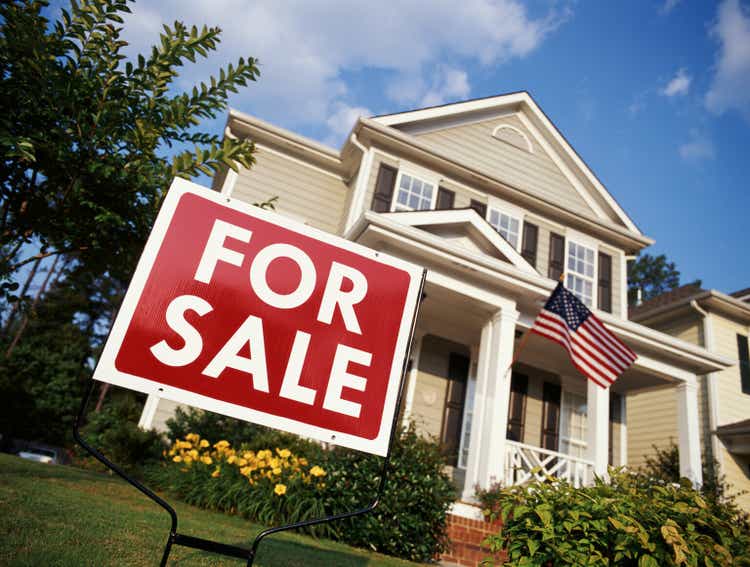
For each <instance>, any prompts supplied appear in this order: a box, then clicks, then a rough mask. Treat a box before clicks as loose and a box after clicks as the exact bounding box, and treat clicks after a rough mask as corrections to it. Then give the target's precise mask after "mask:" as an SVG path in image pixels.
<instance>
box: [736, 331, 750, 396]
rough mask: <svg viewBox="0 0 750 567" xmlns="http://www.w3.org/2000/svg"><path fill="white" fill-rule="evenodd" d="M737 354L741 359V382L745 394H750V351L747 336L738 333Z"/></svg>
mask: <svg viewBox="0 0 750 567" xmlns="http://www.w3.org/2000/svg"><path fill="white" fill-rule="evenodd" d="M737 354H738V355H739V356H738V358H739V360H740V384H741V386H742V393H743V394H750V353H748V344H747V336H745V335H740V334H738V335H737Z"/></svg>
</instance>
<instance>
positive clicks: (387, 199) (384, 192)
mask: <svg viewBox="0 0 750 567" xmlns="http://www.w3.org/2000/svg"><path fill="white" fill-rule="evenodd" d="M397 174H398V171H397V170H396V169H395V168H393V167H391V166H389V165H385V164H381V166H380V169H378V179H377V181H376V182H375V193H374V194H373V196H372V204H371V205H370V208H371V209H372V210H373V211H375V212H376V213H387V212H388V211H390V210H391V201H392V200H393V188H394V187H395V185H396V175H397Z"/></svg>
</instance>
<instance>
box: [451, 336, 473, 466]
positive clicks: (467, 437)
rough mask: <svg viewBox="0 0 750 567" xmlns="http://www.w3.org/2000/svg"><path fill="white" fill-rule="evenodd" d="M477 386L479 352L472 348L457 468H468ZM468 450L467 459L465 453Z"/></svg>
mask: <svg viewBox="0 0 750 567" xmlns="http://www.w3.org/2000/svg"><path fill="white" fill-rule="evenodd" d="M476 387H477V352H476V349H471V356H470V358H469V376H468V377H467V380H466V397H465V398H464V415H463V417H462V418H461V436H460V438H459V444H458V459H456V468H459V469H461V470H466V468H467V465H468V460H469V445H470V443H471V422H472V421H473V419H474V396H475V394H476ZM464 452H466V459H465V460H464V458H463V455H464Z"/></svg>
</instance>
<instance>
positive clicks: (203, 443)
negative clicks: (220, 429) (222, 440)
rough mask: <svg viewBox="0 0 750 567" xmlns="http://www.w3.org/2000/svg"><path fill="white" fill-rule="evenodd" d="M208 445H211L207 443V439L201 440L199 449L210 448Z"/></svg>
mask: <svg viewBox="0 0 750 567" xmlns="http://www.w3.org/2000/svg"><path fill="white" fill-rule="evenodd" d="M208 445H209V442H208V441H206V440H205V439H201V442H200V443H198V447H200V448H201V449H205V448H206V447H208Z"/></svg>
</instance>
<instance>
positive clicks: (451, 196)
mask: <svg viewBox="0 0 750 567" xmlns="http://www.w3.org/2000/svg"><path fill="white" fill-rule="evenodd" d="M455 202H456V193H455V191H451V190H450V189H446V188H445V187H438V194H437V205H436V207H435V208H436V209H437V210H439V211H445V210H448V209H452V208H453V204H454V203H455Z"/></svg>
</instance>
